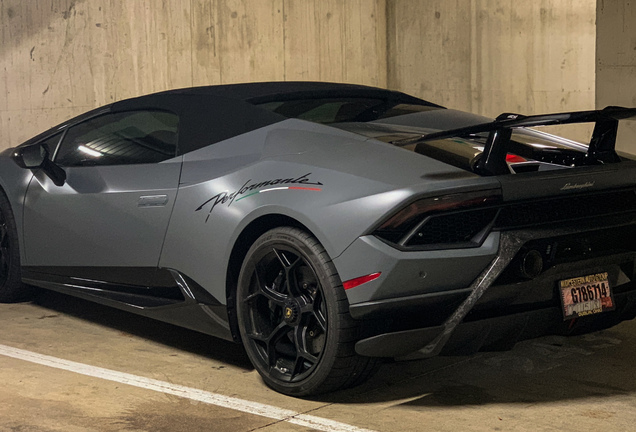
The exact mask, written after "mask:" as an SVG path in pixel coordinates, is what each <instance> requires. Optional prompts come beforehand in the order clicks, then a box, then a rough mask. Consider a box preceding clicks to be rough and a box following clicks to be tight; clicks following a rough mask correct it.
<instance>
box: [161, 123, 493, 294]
mask: <svg viewBox="0 0 636 432" xmlns="http://www.w3.org/2000/svg"><path fill="white" fill-rule="evenodd" d="M288 187H298V188H300V189H287V188H288ZM493 187H498V182H497V181H496V180H494V179H492V178H490V179H489V178H480V177H478V176H475V175H472V174H470V173H467V172H465V171H462V170H460V169H458V168H454V167H451V166H449V165H446V164H443V163H441V162H437V161H435V160H432V159H429V158H427V157H425V156H421V155H417V154H415V153H413V152H410V151H407V150H404V149H400V148H396V147H393V146H392V145H389V144H385V143H381V142H379V141H374V140H369V139H367V138H364V137H361V136H359V135H355V134H351V133H348V132H345V131H341V130H337V129H334V128H330V127H327V126H322V125H318V124H313V123H308V122H305V121H301V120H288V121H285V122H282V123H279V124H276V125H272V126H269V127H266V128H263V129H259V130H257V131H254V132H251V133H247V134H244V135H241V136H238V137H235V138H232V139H230V140H226V141H223V142H220V143H217V144H214V145H211V146H208V147H206V148H203V149H201V150H198V151H195V152H192V153H189V154H186V155H185V156H184V164H183V172H182V176H181V185H180V189H179V192H178V195H177V201H176V205H175V208H174V212H173V216H172V219H171V222H170V226H169V228H168V232H167V235H166V241H165V244H164V248H163V252H162V256H161V260H160V266H161V267H166V268H174V269H177V270H179V271H181V272H183V273H184V274H186V275H187V276H189V277H191V278H192V279H194V280H195V281H196V282H197V283H199V284H200V285H202V286H203V287H204V288H206V289H207V290H208V291H210V293H211V294H212V295H214V296H215V297H216V298H217V299H219V300H220V301H225V284H226V281H225V278H226V272H227V266H228V261H229V255H230V252H231V250H232V248H233V246H234V244H235V242H236V239H237V238H238V236H239V235H240V234H241V232H242V231H243V230H244V229H245V228H246V227H247V226H248V225H249V224H250V223H251V222H252V221H254V220H256V219H257V218H259V217H261V216H264V215H267V214H281V215H285V216H288V217H291V218H293V219H295V220H297V221H298V222H300V223H301V224H303V225H304V226H305V227H307V229H309V230H310V231H311V232H312V234H314V235H315V236H316V237H317V238H318V240H319V241H320V242H321V243H322V245H323V246H324V247H325V249H326V251H327V253H329V255H330V257H331V258H335V257H337V256H338V255H340V254H341V253H342V252H343V251H344V250H345V249H346V248H347V247H348V246H349V245H351V244H352V243H353V241H354V240H355V239H357V238H358V237H359V236H361V235H363V234H365V233H366V232H368V231H369V230H370V229H371V228H372V227H374V226H375V225H376V224H377V223H378V221H380V220H381V219H382V218H384V217H386V216H387V215H388V214H390V213H391V212H393V211H394V210H395V209H396V207H398V206H400V205H402V204H404V203H406V202H407V201H409V200H411V199H413V196H414V195H417V196H419V195H426V194H437V193H439V191H440V190H454V191H461V190H475V189H487V188H493Z"/></svg>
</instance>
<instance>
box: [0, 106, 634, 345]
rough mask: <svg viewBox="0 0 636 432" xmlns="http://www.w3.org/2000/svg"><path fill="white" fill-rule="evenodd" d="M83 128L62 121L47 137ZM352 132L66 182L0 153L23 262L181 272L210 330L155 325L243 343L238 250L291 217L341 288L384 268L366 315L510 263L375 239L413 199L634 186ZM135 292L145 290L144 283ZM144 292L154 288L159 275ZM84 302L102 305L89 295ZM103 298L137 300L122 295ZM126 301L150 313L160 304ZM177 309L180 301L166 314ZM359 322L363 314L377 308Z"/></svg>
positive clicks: (252, 143) (430, 115) (270, 128)
mask: <svg viewBox="0 0 636 432" xmlns="http://www.w3.org/2000/svg"><path fill="white" fill-rule="evenodd" d="M177 96H178V95H176V96H175V95H165V96H163V97H162V96H155V97H154V99H153V98H149V99H146V100H144V99H143V98H140V99H138V100H137V102H135V103H137V104H138V105H139V106H148V107H153V106H155V105H157V106H170V104H171V102H170V98H172V97H177ZM197 97H200V98H201V99H202V100H204V101H205V103H206V104H211V105H213V104H220V105H222V104H223V99H219V98H216V99H215V96H210V95H208V96H205V95H204V94H203V95H200V96H197ZM115 109H117V107H116V106H115ZM120 109H122V110H123V109H125V107H124V108H120ZM192 112H193V111H192ZM192 112H191V111H188V110H187V109H185V110H184V111H183V112H181V113H180V114H181V115H182V116H184V117H187V116H190V115H192V116H194V117H197V118H198V121H201V118H202V117H201V114H200V113H199V114H192ZM82 120H83V118H80V119H79V120H72V121H70V122H69V123H67V124H63V125H61V126H58V127H57V128H54V129H52V130H51V131H49V135H51V134H52V133H55V132H57V131H60V130H64V129H65V128H67V127H68V126H70V125H72V124H74V122H77V121H82ZM484 121H487V119H484V118H481V117H478V116H472V115H469V114H465V113H460V112H456V111H452V110H443V109H439V110H434V111H431V112H424V113H417V114H409V115H404V116H398V117H393V118H389V119H386V120H376V121H374V122H371V123H366V124H359V125H358V126H357V127H358V128H362V129H364V128H367V129H372V130H375V131H376V134H377V135H381V134H382V133H383V132H386V131H388V130H393V131H396V130H397V131H399V130H401V131H402V133H404V134H405V136H411V135H412V134H413V133H415V132H414V131H416V132H418V133H421V134H426V133H430V132H435V131H438V130H446V129H453V128H460V127H464V126H468V125H471V124H476V123H480V122H484ZM185 123H187V122H185ZM396 128H397V129H396ZM354 132H359V131H358V130H356V125H351V126H349V127H348V128H347V127H333V126H329V125H323V124H317V123H312V122H309V121H305V120H300V119H293V118H292V119H282V120H280V121H275V122H274V121H273V122H271V123H270V124H267V125H264V126H262V127H255V128H253V129H252V130H250V131H247V132H245V133H240V134H238V135H236V136H232V137H229V138H225V139H221V140H219V141H218V142H214V143H212V144H210V145H197V146H196V147H198V148H196V149H194V150H192V151H187V152H184V153H183V154H179V155H178V156H176V157H174V158H172V159H169V160H166V161H163V162H160V163H156V164H144V165H121V166H98V167H70V168H66V169H65V171H66V174H67V180H66V183H65V184H64V185H63V186H56V185H55V184H53V182H52V181H51V179H50V178H49V177H47V176H46V175H45V174H44V173H43V172H42V171H41V170H26V169H21V168H19V167H17V166H16V164H15V163H14V162H13V161H12V160H11V159H10V157H9V156H10V155H11V153H12V150H8V151H5V152H3V154H2V157H0V185H1V186H2V188H3V190H4V191H5V193H6V194H7V195H8V197H9V200H10V202H11V206H12V210H13V212H14V215H15V218H16V223H17V225H18V233H19V238H20V253H21V261H22V266H23V267H25V268H40V269H41V268H49V267H56V268H62V267H90V268H95V267H103V268H118V269H122V268H124V269H125V268H156V269H163V270H167V271H170V272H172V274H173V276H175V279H176V281H177V284H178V285H179V287H180V288H181V289H182V291H183V292H184V293H185V294H184V297H186V300H187V301H186V303H188V301H189V303H188V305H198V307H200V308H202V310H203V311H204V312H205V315H206V316H207V317H209V318H210V320H211V321H212V322H213V324H210V327H206V328H202V327H201V326H198V325H196V324H192V323H184V322H182V321H180V320H179V319H176V318H174V317H173V316H171V315H170V316H169V314H167V315H163V316H162V315H161V313H159V314H154V315H153V316H155V317H158V318H160V319H164V320H166V321H171V322H177V323H180V324H183V325H185V326H188V327H191V328H197V329H198V330H203V331H207V332H209V333H211V334H215V335H217V336H221V337H225V338H232V336H233V334H232V333H233V332H232V329H231V325H230V323H229V321H230V318H228V315H226V314H225V313H224V310H226V311H227V309H226V306H229V308H230V309H231V308H232V307H233V305H232V304H231V302H232V290H233V288H234V287H233V284H234V283H236V281H235V274H236V272H237V269H236V268H232V266H234V267H236V262H235V256H234V255H233V251H234V253H236V250H238V249H237V248H238V247H239V246H240V240H241V239H242V238H243V237H242V236H246V235H247V234H246V233H249V232H251V230H256V229H257V228H256V227H260V226H261V224H265V226H267V227H270V226H272V225H273V224H274V223H275V222H274V221H277V220H280V221H283V222H282V223H293V224H295V225H297V226H301V227H303V228H304V229H306V230H307V231H309V232H311V233H312V234H313V235H314V236H315V237H316V238H317V239H318V240H319V241H320V243H321V244H322V245H323V246H324V248H325V249H326V251H327V253H328V254H329V256H330V257H331V259H332V260H333V262H334V264H335V267H336V269H337V271H338V273H339V275H340V278H341V280H343V281H346V280H350V279H354V278H356V277H359V276H363V275H368V274H371V273H376V272H379V273H381V276H380V277H379V278H378V279H376V280H374V281H371V282H369V283H366V284H363V285H360V286H358V287H355V288H352V289H349V290H347V291H346V293H347V297H348V300H349V303H350V305H351V306H352V314H354V316H356V315H355V314H356V312H355V311H356V309H355V307H356V305H366V306H368V307H371V308H372V306H373V302H378V301H389V300H394V299H397V300H399V299H408V298H411V297H412V298H414V299H420V300H421V299H423V298H426V296H429V295H435V294H439V293H445V292H448V293H471V292H474V291H475V287H479V286H480V285H479V283H477V282H476V281H479V280H480V279H479V278H480V277H482V276H483V275H484V274H485V273H484V272H487V271H488V269H489V268H491V267H492V266H493V265H494V263H497V260H498V259H499V258H501V256H502V251H501V250H500V245H501V237H502V234H501V232H499V231H492V232H490V233H489V234H488V235H487V237H486V238H485V239H484V241H483V242H482V243H481V244H480V245H479V246H478V247H470V248H451V249H441V250H417V251H405V250H400V249H398V248H395V247H393V246H391V245H390V244H387V243H386V242H384V241H382V240H380V239H379V238H377V237H376V236H374V235H373V231H374V229H375V228H377V226H378V224H380V223H381V222H382V221H383V220H386V219H387V217H389V216H390V215H392V214H394V213H395V212H396V210H397V209H400V208H403V207H404V206H405V205H406V204H408V203H410V202H413V201H414V200H415V199H421V198H426V197H436V196H440V195H449V194H456V193H465V192H474V191H484V192H486V191H487V192H489V193H491V192H493V193H496V194H499V195H502V196H503V197H504V198H503V199H504V200H508V199H510V200H515V199H527V198H529V197H532V198H537V197H542V196H543V197H545V196H554V195H559V194H561V195H568V194H569V193H575V192H578V191H576V190H574V191H568V190H561V189H562V188H563V185H565V184H568V183H571V184H577V183H584V182H587V181H589V179H590V178H594V179H595V180H594V189H608V188H612V187H617V186H628V187H633V185H634V173H635V172H636V171H635V170H634V169H633V168H632V169H624V170H623V172H622V174H621V176H620V178H617V176H616V172H615V170H614V169H608V168H606V167H603V166H601V167H597V168H586V169H583V170H562V172H559V173H558V174H554V173H540V172H537V173H531V175H519V176H518V177H519V178H517V179H515V180H509V179H503V180H502V177H501V176H482V175H478V174H476V173H472V172H468V171H466V170H464V169H461V168H458V167H455V166H451V165H449V164H447V163H444V162H442V161H439V160H436V159H434V158H431V157H427V156H425V155H422V154H417V153H415V152H413V151H410V150H407V149H404V148H400V147H399V146H395V145H392V144H389V143H386V142H382V141H380V140H378V139H375V138H373V137H372V136H373V134H372V133H367V134H361V133H354ZM44 137H46V134H44V135H43V136H40V138H38V139H42V138H44ZM180 139H184V140H186V139H192V140H194V139H197V140H205V139H206V138H205V131H203V132H201V131H200V132H199V133H198V135H197V136H196V138H192V137H190V138H188V137H187V136H186V135H183V136H182V137H180ZM34 141H37V139H36V140H31V141H29V143H32V142H34ZM52 151H53V149H52ZM536 185H540V186H539V187H537V186H536ZM287 187H295V188H296V189H293V188H289V189H286V188H287ZM551 235H553V234H551ZM249 238H252V237H249ZM520 247H521V244H519V245H517V246H515V247H513V249H511V250H506V251H505V254H506V259H507V260H508V261H510V259H512V257H513V256H514V255H515V254H516V253H517V251H518V250H519V248H520ZM239 264H240V260H239ZM480 275H482V276H480ZM77 279H78V281H77V286H73V284H69V283H68V282H59V281H58V282H50V281H48V282H46V281H44V282H43V281H39V282H38V279H37V278H35V277H33V276H30V277H28V278H27V282H29V283H33V284H38V285H40V286H44V287H47V288H52V289H59V290H62V291H64V292H71V293H72V291H73V289H74V288H80V291H81V285H82V283H81V282H80V280H81V277H78V278H77ZM136 284H139V285H141V286H144V283H143V281H141V282H139V281H138V282H137V283H136ZM145 285H148V286H150V285H152V280H150V279H149V280H147V283H146V284H145ZM189 286H190V287H191V286H197V287H201V288H202V289H203V290H204V291H205V292H206V293H207V294H209V297H206V298H207V299H208V301H202V300H201V298H202V297H201V295H200V294H197V293H193V292H189V291H188V290H189V289H190V288H189ZM82 295H83V296H84V297H85V298H92V299H96V296H95V295H94V294H91V293H90V292H87V291H83V294H82ZM480 295H481V294H480ZM103 302H105V303H107V304H111V305H113V306H118V307H123V306H122V305H124V304H126V302H118V301H116V300H113V299H109V300H107V301H106V300H104V301H103ZM127 305H128V306H130V307H128V309H129V310H130V309H135V308H136V309H138V311H139V312H140V313H141V312H142V311H150V310H152V309H153V308H152V307H141V306H138V305H134V304H130V303H128V304H127ZM168 306H170V307H174V306H175V305H162V306H161V308H163V309H164V310H166V309H168ZM358 313H359V316H360V317H363V316H365V314H367V313H369V312H368V308H367V309H365V311H364V312H358ZM149 314H150V313H149ZM202 316H203V315H202ZM229 316H231V313H230V315H229ZM376 318H377V317H376ZM459 318H460V319H459V321H461V318H463V317H459ZM454 319H455V321H457V317H455V318H454ZM214 323H216V324H218V325H215V324H214ZM457 324H458V323H454V325H457ZM213 327H214V328H213ZM453 329H454V326H453V327H452V328H451V329H450V331H451V332H452V330H453ZM440 331H441V330H440ZM445 331H448V329H446V330H445ZM439 334H440V333H439V332H438V333H435V336H436V337H437V336H438V335H439ZM234 336H236V335H234ZM420 336H421V335H420ZM444 337H446V336H444ZM429 339H434V338H431V337H429ZM405 340H407V339H405ZM428 342H430V340H428V339H427V337H420V342H418V343H413V344H412V346H411V349H409V350H404V349H403V348H400V349H396V350H395V351H394V352H389V353H388V354H387V355H391V354H400V355H403V354H407V353H408V352H412V351H417V350H418V349H420V348H422V347H424V346H425V345H426V344H427V343H428ZM444 342H445V341H444ZM409 343H412V342H409ZM437 351H439V350H437ZM361 352H363V353H365V354H366V353H367V352H365V351H364V350H361ZM374 352H375V353H376V354H377V353H378V352H377V351H373V350H370V351H369V352H368V354H369V355H374ZM380 354H382V353H380ZM382 355H383V354H382Z"/></svg>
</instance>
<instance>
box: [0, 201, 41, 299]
mask: <svg viewBox="0 0 636 432" xmlns="http://www.w3.org/2000/svg"><path fill="white" fill-rule="evenodd" d="M19 248H20V245H19V242H18V231H17V229H16V225H15V219H14V217H13V212H12V211H11V204H10V203H9V200H8V199H7V197H6V195H5V194H4V192H3V191H2V190H0V302H2V303H12V302H18V301H24V300H29V299H30V298H31V297H32V294H33V289H32V288H31V287H28V286H26V285H23V284H22V277H21V272H20V249H19Z"/></svg>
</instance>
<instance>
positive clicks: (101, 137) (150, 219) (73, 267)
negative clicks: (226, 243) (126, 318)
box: [24, 110, 181, 283]
mask: <svg viewBox="0 0 636 432" xmlns="http://www.w3.org/2000/svg"><path fill="white" fill-rule="evenodd" d="M178 120H179V118H178V116H177V115H176V114H174V113H171V112H167V111H154V110H137V111H128V112H118V113H107V114H102V115H99V116H97V117H94V118H91V119H89V120H86V121H84V122H82V123H79V124H77V125H74V126H72V127H70V128H69V129H68V130H67V131H66V132H65V133H64V135H63V137H62V142H61V143H60V144H59V146H58V149H57V151H56V152H55V156H54V162H55V163H56V164H57V165H59V166H61V167H62V168H63V169H64V171H65V172H66V176H67V178H66V183H65V184H64V185H63V186H56V185H55V184H53V182H52V181H51V180H50V179H49V178H48V177H47V176H46V175H45V174H44V173H43V172H41V171H39V172H36V174H35V175H34V177H33V178H32V180H31V182H30V184H29V186H28V189H27V193H26V199H25V203H24V245H25V254H26V265H27V266H28V267H30V269H31V270H35V271H40V272H44V273H54V274H62V275H68V276H74V275H78V274H79V275H81V276H82V277H86V278H91V279H94V280H102V281H109V280H113V281H119V280H121V279H122V277H121V274H122V273H123V274H125V275H128V277H124V278H123V279H126V280H134V281H139V280H140V278H139V277H138V276H139V275H140V274H144V275H145V274H151V273H152V272H151V271H150V272H149V271H148V270H154V269H156V267H157V264H158V261H159V255H160V253H161V247H162V245H163V240H164V237H165V233H166V228H167V226H168V222H169V219H170V215H171V212H172V207H173V204H174V202H175V198H176V193H177V188H178V184H179V175H180V172H181V158H180V157H176V154H177V131H178ZM80 268H81V269H80ZM78 269H79V270H78ZM139 283H143V280H141V281H140V282H139Z"/></svg>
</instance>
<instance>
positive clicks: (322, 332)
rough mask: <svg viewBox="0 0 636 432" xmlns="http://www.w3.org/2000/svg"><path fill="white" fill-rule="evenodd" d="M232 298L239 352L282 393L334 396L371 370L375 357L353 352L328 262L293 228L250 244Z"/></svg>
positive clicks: (353, 330)
mask: <svg viewBox="0 0 636 432" xmlns="http://www.w3.org/2000/svg"><path fill="white" fill-rule="evenodd" d="M236 301H237V304H236V310H237V317H238V324H239V329H240V333H241V338H242V340H243V345H244V346H245V350H246V351H247V354H248V356H249V358H250V360H251V361H252V364H253V365H254V367H255V368H256V370H257V371H258V372H259V373H260V374H261V376H262V377H263V380H264V381H265V383H266V384H267V385H269V386H270V387H272V388H273V389H275V390H277V391H279V392H281V393H285V394H288V395H292V396H308V395H314V394H319V393H325V392H329V391H334V390H337V389H339V388H344V387H347V386H350V385H353V384H354V383H355V384H358V383H360V382H361V381H362V380H363V379H366V378H367V377H368V376H370V371H372V370H375V365H376V360H375V359H371V358H366V357H361V356H358V355H356V354H355V351H354V345H355V342H356V341H357V336H358V330H359V323H358V322H356V321H354V320H353V319H352V318H351V316H350V315H349V307H348V302H347V299H346V295H345V293H344V289H343V288H342V283H341V282H340V278H339V277H338V274H337V272H336V270H335V267H334V265H333V263H332V262H331V260H330V259H329V257H328V255H327V253H326V251H325V250H324V248H323V247H322V245H321V244H320V243H319V242H318V240H317V239H316V238H314V237H313V236H311V235H309V234H308V233H306V232H304V231H302V230H300V229H297V228H291V227H284V228H276V229H273V230H271V231H268V232H267V233H265V234H263V235H262V236H261V237H260V238H259V239H258V240H257V241H256V242H255V243H254V244H253V245H252V247H251V248H250V250H249V251H248V253H247V255H246V257H245V261H244V262H243V266H242V268H241V273H240V276H239V281H238V291H237V296H236ZM361 378H362V379H361Z"/></svg>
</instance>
